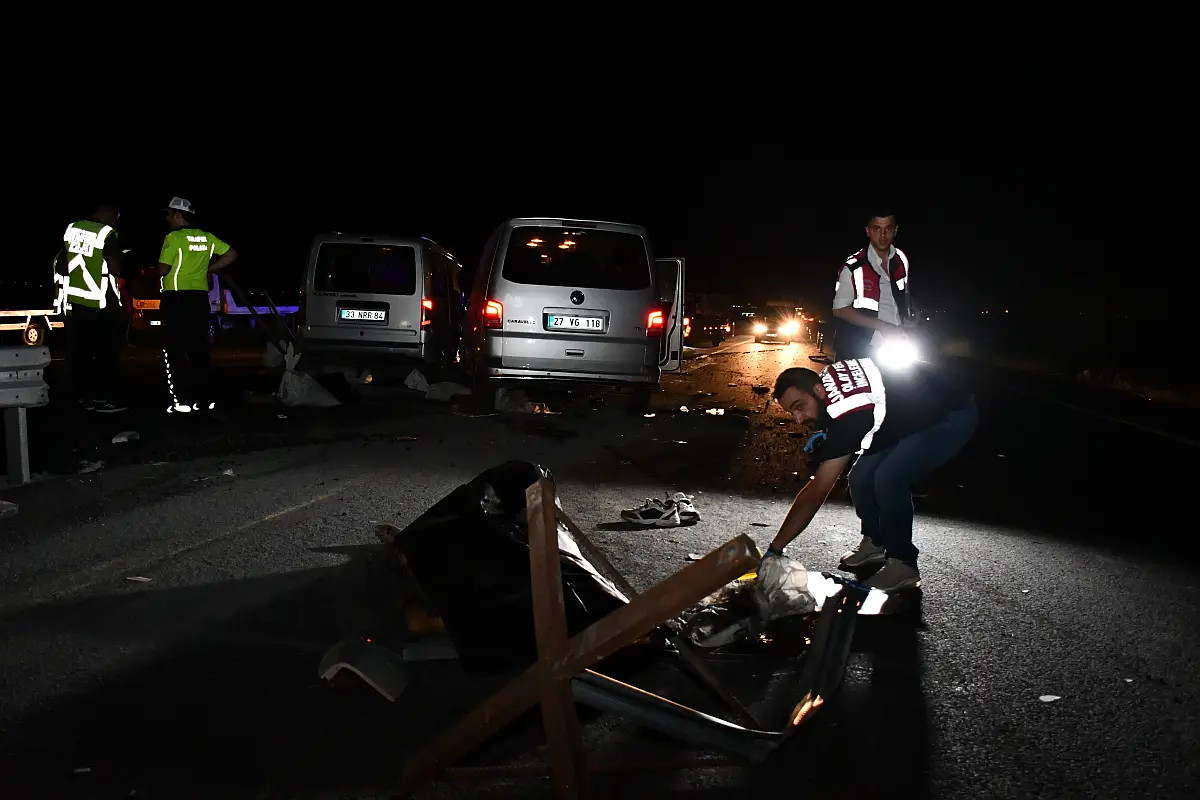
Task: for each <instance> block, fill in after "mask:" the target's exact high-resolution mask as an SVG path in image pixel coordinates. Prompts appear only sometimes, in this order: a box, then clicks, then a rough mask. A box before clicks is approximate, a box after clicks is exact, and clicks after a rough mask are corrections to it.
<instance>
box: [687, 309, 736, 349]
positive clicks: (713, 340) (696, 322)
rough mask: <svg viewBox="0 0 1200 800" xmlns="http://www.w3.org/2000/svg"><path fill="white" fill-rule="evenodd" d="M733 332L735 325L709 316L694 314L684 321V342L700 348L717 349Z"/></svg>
mask: <svg viewBox="0 0 1200 800" xmlns="http://www.w3.org/2000/svg"><path fill="white" fill-rule="evenodd" d="M732 331H733V323H731V322H730V321H729V320H723V319H721V318H719V317H714V316H711V315H709V314H692V315H691V316H690V317H686V318H685V319H684V320H683V340H684V341H685V342H686V343H687V344H690V345H695V346H699V347H716V346H717V345H719V344H720V343H721V342H723V341H725V337H726V336H728V335H730V333H732Z"/></svg>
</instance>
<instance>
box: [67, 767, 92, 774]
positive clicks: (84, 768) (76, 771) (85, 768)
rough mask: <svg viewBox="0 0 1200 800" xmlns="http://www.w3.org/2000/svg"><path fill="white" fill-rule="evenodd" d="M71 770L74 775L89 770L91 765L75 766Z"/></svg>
mask: <svg viewBox="0 0 1200 800" xmlns="http://www.w3.org/2000/svg"><path fill="white" fill-rule="evenodd" d="M71 771H72V772H74V773H75V774H76V775H82V774H84V773H85V772H91V771H92V768H91V767H76V768H75V769H73V770H71Z"/></svg>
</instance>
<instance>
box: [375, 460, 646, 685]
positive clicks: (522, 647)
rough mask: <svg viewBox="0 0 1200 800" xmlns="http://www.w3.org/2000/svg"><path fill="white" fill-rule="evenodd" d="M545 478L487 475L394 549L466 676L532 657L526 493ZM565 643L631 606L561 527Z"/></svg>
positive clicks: (524, 467) (496, 471)
mask: <svg viewBox="0 0 1200 800" xmlns="http://www.w3.org/2000/svg"><path fill="white" fill-rule="evenodd" d="M543 477H546V478H551V479H552V476H551V475H550V472H549V470H546V469H544V468H543V467H541V466H539V465H537V464H533V463H530V462H527V461H509V462H507V463H504V464H501V465H499V466H496V467H493V468H491V469H488V470H486V471H484V472H482V473H480V474H479V475H478V476H476V477H475V478H474V479H473V480H471V481H470V482H469V483H466V484H463V485H462V486H460V487H458V488H457V489H455V490H454V491H453V492H451V493H450V494H448V495H446V497H444V498H442V499H441V500H440V501H438V502H437V503H436V504H435V505H434V506H433V507H431V508H430V509H429V510H428V511H426V512H425V513H424V514H422V515H421V516H420V517H418V518H417V519H416V520H414V521H413V523H412V524H411V525H409V526H408V527H407V528H405V529H404V530H403V531H401V532H400V533H399V534H398V535H397V536H396V539H395V542H394V546H396V547H398V548H399V549H400V551H401V552H402V553H403V554H404V556H405V557H406V558H407V560H408V567H409V569H410V570H411V572H412V575H413V577H414V578H415V579H416V581H417V583H418V584H419V585H420V587H421V590H422V592H423V593H424V594H425V596H426V597H428V598H429V600H430V601H431V602H432V603H433V604H434V605H436V606H437V609H438V611H439V612H440V613H441V616H442V621H443V622H444V623H445V626H446V633H447V634H448V635H449V636H450V639H451V640H452V641H453V643H454V646H455V649H456V650H457V651H458V655H459V660H460V662H461V663H462V666H463V668H464V669H466V670H467V671H468V672H471V673H474V674H494V673H497V672H501V671H504V670H507V669H511V668H514V667H524V666H528V665H529V664H531V663H533V661H534V660H536V658H537V639H536V635H535V633H534V622H533V596H532V592H531V589H530V567H529V532H528V527H527V523H526V514H525V490H526V489H527V488H528V487H530V486H532V485H533V484H534V483H536V482H537V481H538V480H540V479H541V478H543ZM559 550H560V559H559V560H560V564H561V571H562V582H563V604H564V607H565V610H566V620H567V632H568V635H571V636H573V635H575V634H577V633H580V632H582V631H583V630H584V629H586V628H587V627H588V626H590V625H591V624H592V623H594V622H595V621H596V620H598V619H600V618H601V617H603V616H605V615H606V614H608V613H609V612H611V611H613V610H615V609H617V608H620V607H621V606H622V605H624V604H625V603H627V602H628V598H625V597H624V596H623V595H622V594H621V593H620V592H619V591H618V590H617V589H616V587H614V586H613V585H612V584H611V583H610V582H609V581H608V580H606V579H605V578H603V577H602V576H601V575H600V574H599V573H598V572H597V571H596V569H595V567H593V566H592V565H591V564H590V563H589V562H588V561H587V560H586V559H584V558H583V557H582V555H580V554H579V551H578V550H577V549H576V548H575V546H574V543H573V540H572V539H571V537H570V534H569V533H568V532H567V531H566V529H565V528H564V527H563V526H562V525H560V526H559Z"/></svg>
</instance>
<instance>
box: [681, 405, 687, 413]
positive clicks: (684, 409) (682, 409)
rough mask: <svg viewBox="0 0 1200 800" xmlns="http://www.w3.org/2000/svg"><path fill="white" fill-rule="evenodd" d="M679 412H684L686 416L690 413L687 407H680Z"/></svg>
mask: <svg viewBox="0 0 1200 800" xmlns="http://www.w3.org/2000/svg"><path fill="white" fill-rule="evenodd" d="M679 410H680V411H682V412H683V413H685V414H686V413H688V407H687V406H680V407H679Z"/></svg>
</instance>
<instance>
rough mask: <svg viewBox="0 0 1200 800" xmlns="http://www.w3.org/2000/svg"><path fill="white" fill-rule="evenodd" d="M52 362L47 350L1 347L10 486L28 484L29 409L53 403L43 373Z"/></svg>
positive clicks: (0, 397)
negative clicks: (27, 411)
mask: <svg viewBox="0 0 1200 800" xmlns="http://www.w3.org/2000/svg"><path fill="white" fill-rule="evenodd" d="M49 363H50V348H48V347H3V348H0V408H3V409H4V441H5V445H6V448H5V449H6V450H7V453H6V461H7V463H8V482H9V483H10V484H25V483H29V481H30V480H31V478H32V476H31V475H30V472H29V421H28V418H27V416H26V410H27V409H30V408H37V407H39V406H44V405H46V404H47V403H49V402H50V387H49V386H47V385H46V382H45V381H44V380H43V379H42V372H43V370H44V369H45V368H46V366H47V365H48V364H49Z"/></svg>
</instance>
